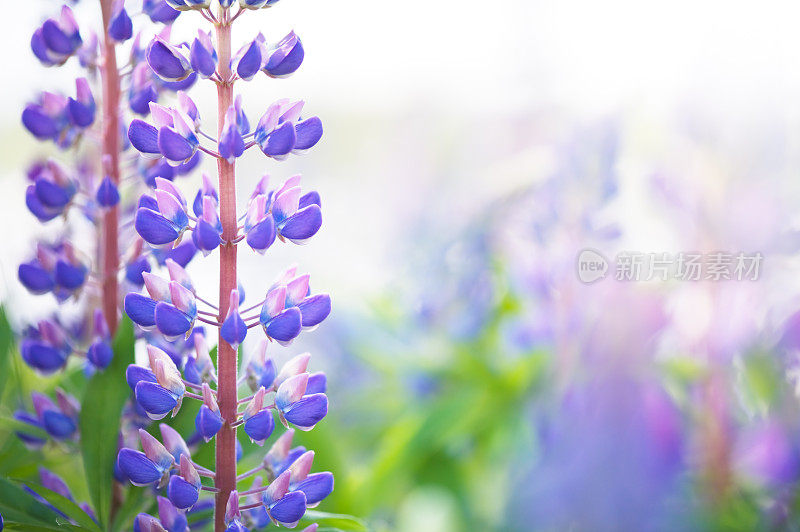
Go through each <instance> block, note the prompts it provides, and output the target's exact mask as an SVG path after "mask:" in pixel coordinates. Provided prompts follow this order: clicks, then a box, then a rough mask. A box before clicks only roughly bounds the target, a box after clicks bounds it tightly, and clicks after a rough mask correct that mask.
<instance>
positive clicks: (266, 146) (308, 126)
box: [254, 100, 322, 160]
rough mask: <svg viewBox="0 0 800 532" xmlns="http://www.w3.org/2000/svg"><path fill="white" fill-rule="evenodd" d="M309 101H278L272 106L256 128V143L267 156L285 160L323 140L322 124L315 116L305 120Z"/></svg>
mask: <svg viewBox="0 0 800 532" xmlns="http://www.w3.org/2000/svg"><path fill="white" fill-rule="evenodd" d="M304 103H305V102H303V101H302V100H299V101H297V102H291V101H289V100H278V101H277V102H275V103H273V104H272V105H270V107H269V108H268V109H267V111H266V112H265V113H264V115H263V116H262V117H261V120H259V122H258V126H257V127H256V132H255V137H254V140H255V141H256V142H257V143H258V145H259V147H260V148H261V151H262V152H264V155H266V156H268V157H272V158H273V159H277V160H283V159H285V158H286V157H287V156H288V155H289V154H290V153H301V152H303V151H305V150H307V149H309V148H311V147H313V146H314V145H315V144H316V143H317V142H319V139H320V138H322V121H321V120H320V119H319V118H317V117H316V116H315V117H311V118H308V119H306V120H302V119H301V118H300V113H301V112H302V110H303V105H304Z"/></svg>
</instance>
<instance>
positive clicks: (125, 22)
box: [108, 2, 133, 42]
mask: <svg viewBox="0 0 800 532" xmlns="http://www.w3.org/2000/svg"><path fill="white" fill-rule="evenodd" d="M108 35H109V36H110V37H111V38H112V39H114V40H115V41H117V42H124V41H127V40H128V39H130V38H131V37H133V21H132V20H131V17H130V16H128V12H127V11H125V6H124V5H123V3H122V2H119V3H118V5H117V8H116V9H115V10H114V14H113V15H112V16H111V20H110V21H109V23H108Z"/></svg>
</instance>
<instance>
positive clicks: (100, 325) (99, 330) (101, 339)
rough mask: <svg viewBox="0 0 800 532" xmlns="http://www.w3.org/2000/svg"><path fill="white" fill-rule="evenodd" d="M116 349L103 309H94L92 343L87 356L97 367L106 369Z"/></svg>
mask: <svg viewBox="0 0 800 532" xmlns="http://www.w3.org/2000/svg"><path fill="white" fill-rule="evenodd" d="M113 357H114V351H113V350H112V349H111V333H110V332H109V330H108V324H107V323H106V318H105V316H103V311H101V310H100V309H95V311H94V330H93V338H92V345H90V346H89V349H88V350H87V351H86V358H87V359H88V360H89V362H91V363H92V365H93V366H94V367H95V368H97V369H101V370H102V369H105V368H107V367H108V365H109V364H110V363H111V359H112V358H113Z"/></svg>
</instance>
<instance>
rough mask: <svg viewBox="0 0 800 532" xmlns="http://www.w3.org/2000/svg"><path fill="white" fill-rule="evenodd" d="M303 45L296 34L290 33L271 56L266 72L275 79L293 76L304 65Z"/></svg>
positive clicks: (265, 68)
mask: <svg viewBox="0 0 800 532" xmlns="http://www.w3.org/2000/svg"><path fill="white" fill-rule="evenodd" d="M304 56H305V52H304V51H303V43H302V42H300V38H299V37H297V35H295V33H294V32H291V33H289V35H287V36H286V37H284V38H283V39H281V41H280V42H279V43H278V48H277V49H276V50H275V51H274V52H272V54H271V55H270V56H269V60H268V61H267V64H266V65H265V66H264V71H265V72H266V73H267V75H269V76H271V77H274V78H281V77H286V76H288V75H290V74H293V73H294V72H295V71H297V69H298V68H300V65H301V64H302V63H303V57H304Z"/></svg>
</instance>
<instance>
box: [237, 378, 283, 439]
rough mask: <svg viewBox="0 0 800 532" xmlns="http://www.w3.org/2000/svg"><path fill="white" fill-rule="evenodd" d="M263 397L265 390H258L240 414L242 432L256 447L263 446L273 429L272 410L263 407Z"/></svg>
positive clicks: (262, 388)
mask: <svg viewBox="0 0 800 532" xmlns="http://www.w3.org/2000/svg"><path fill="white" fill-rule="evenodd" d="M264 395H266V389H265V388H264V387H261V388H259V389H258V391H257V392H256V393H255V394H254V395H253V399H252V400H251V401H250V402H249V403H248V404H247V406H246V407H245V410H244V413H243V414H242V419H243V420H244V432H245V433H246V434H247V435H248V436H249V437H250V441H252V442H253V443H255V444H257V445H264V442H265V441H266V440H267V438H269V437H270V435H272V431H273V430H274V429H275V420H274V419H273V418H272V410H271V409H270V408H265V407H264Z"/></svg>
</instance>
